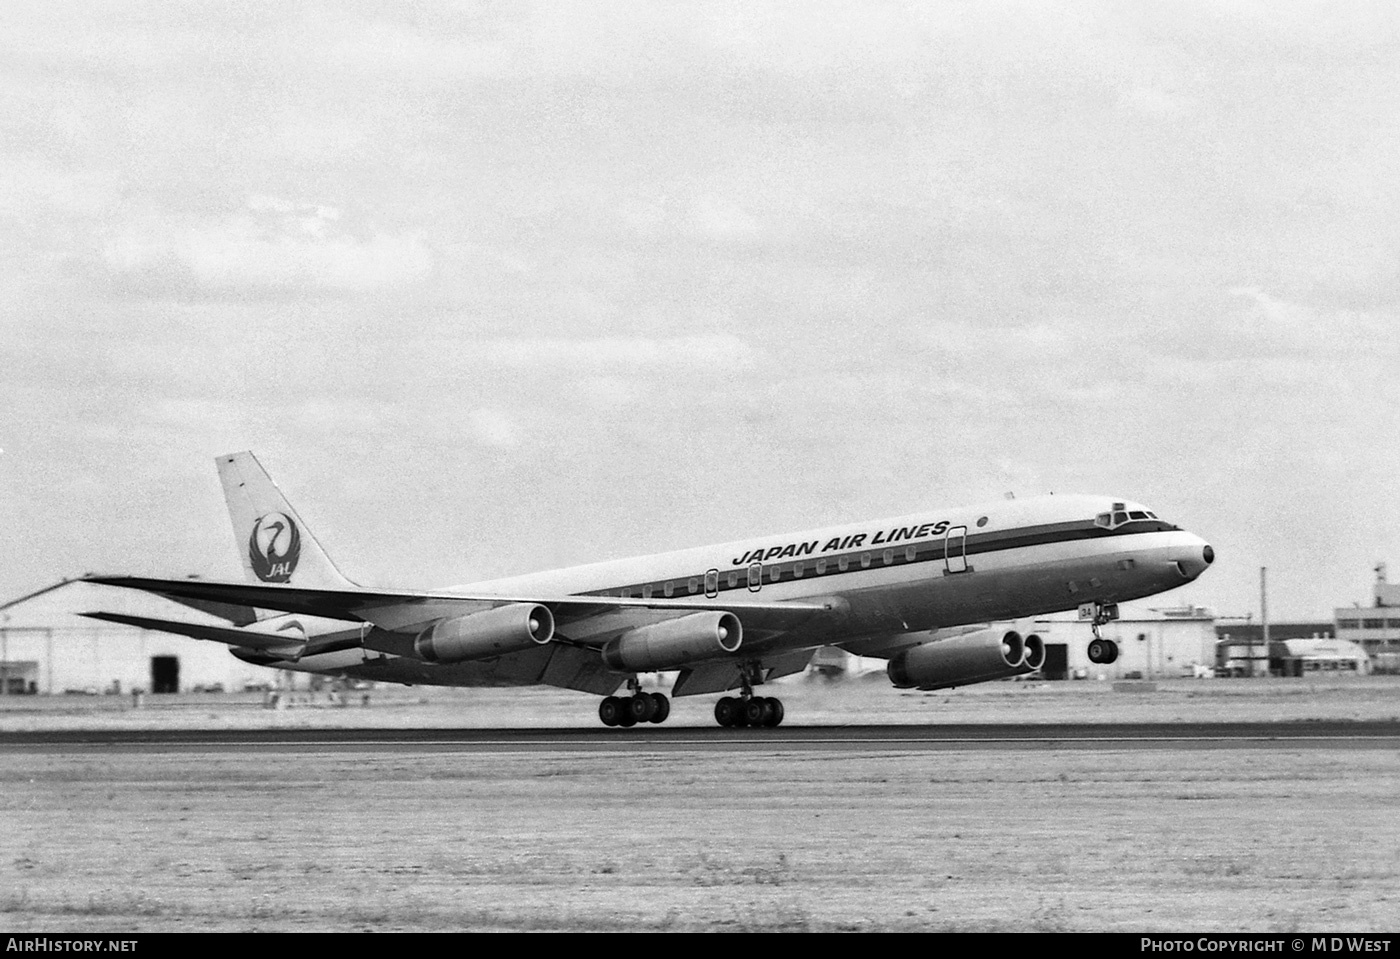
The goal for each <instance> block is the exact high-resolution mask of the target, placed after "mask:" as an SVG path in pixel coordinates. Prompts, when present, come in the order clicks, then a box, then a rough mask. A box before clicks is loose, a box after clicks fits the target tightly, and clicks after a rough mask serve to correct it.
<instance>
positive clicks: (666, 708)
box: [651, 693, 671, 723]
mask: <svg viewBox="0 0 1400 959" xmlns="http://www.w3.org/2000/svg"><path fill="white" fill-rule="evenodd" d="M651 701H652V702H653V703H655V704H656V708H655V709H654V710H653V711H652V714H651V722H653V723H664V722H665V721H666V717H667V716H669V715H671V700H669V699H667V698H666V694H665V693H652V694H651Z"/></svg>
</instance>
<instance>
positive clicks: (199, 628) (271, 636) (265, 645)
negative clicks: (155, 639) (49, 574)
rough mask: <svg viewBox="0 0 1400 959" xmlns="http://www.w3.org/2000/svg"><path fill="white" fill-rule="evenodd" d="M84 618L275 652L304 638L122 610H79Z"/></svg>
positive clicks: (283, 652)
mask: <svg viewBox="0 0 1400 959" xmlns="http://www.w3.org/2000/svg"><path fill="white" fill-rule="evenodd" d="M80 615H82V616H86V617H87V618H88V619H100V620H103V621H104V622H108V623H121V624H122V625H124V626H136V627H138V628H140V629H153V630H156V631H158V632H162V633H176V634H178V635H180V636H188V637H190V638H191V639H207V640H209V641H211V642H215V643H227V644H228V645H230V646H242V647H244V648H245V649H256V650H259V651H260V652H267V653H276V654H277V655H279V656H291V657H295V656H296V655H297V654H298V653H300V652H301V650H302V648H303V647H304V646H305V645H306V643H305V641H304V640H302V639H300V638H297V639H292V638H290V637H288V636H287V635H285V634H280V633H264V632H255V631H252V630H247V629H231V628H229V627H227V626H206V625H204V624H202V623H181V622H177V621H174V620H169V619H151V618H149V617H146V616H126V615H124V614H122V613H81V614H80Z"/></svg>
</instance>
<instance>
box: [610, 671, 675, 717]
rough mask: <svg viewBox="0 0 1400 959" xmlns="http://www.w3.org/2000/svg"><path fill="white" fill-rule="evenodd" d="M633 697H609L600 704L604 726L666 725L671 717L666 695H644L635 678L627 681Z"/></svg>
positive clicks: (669, 701)
mask: <svg viewBox="0 0 1400 959" xmlns="http://www.w3.org/2000/svg"><path fill="white" fill-rule="evenodd" d="M627 685H628V687H629V688H630V689H631V690H632V695H631V696H609V697H607V698H606V699H604V700H603V701H602V702H601V703H599V704H598V718H599V719H601V720H602V721H603V725H604V726H624V727H626V726H635V725H637V723H664V722H665V721H666V717H667V716H669V715H671V700H669V699H668V698H666V694H665V693H644V692H642V684H641V683H639V682H638V681H637V678H636V677H635V676H633V677H632V678H631V679H630V680H628V681H627Z"/></svg>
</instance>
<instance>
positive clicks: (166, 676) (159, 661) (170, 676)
mask: <svg viewBox="0 0 1400 959" xmlns="http://www.w3.org/2000/svg"><path fill="white" fill-rule="evenodd" d="M179 691H180V657H179V656H152V657H151V692H153V693H178V692H179Z"/></svg>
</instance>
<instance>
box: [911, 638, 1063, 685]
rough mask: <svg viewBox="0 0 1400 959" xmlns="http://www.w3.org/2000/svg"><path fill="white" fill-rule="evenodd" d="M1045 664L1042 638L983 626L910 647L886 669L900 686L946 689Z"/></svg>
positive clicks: (1029, 670)
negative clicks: (973, 631)
mask: <svg viewBox="0 0 1400 959" xmlns="http://www.w3.org/2000/svg"><path fill="white" fill-rule="evenodd" d="M1044 665H1045V641H1044V640H1043V639H1041V638H1040V637H1039V636H1037V635H1036V634H1034V633H1032V634H1030V635H1029V636H1026V637H1024V638H1023V637H1022V636H1021V634H1020V633H1018V632H1016V631H1015V630H1014V629H1009V630H1006V631H1005V632H1003V631H1001V630H999V629H984V630H981V631H980V632H976V633H966V634H964V635H962V636H954V637H952V638H950V639H940V640H935V641H933V642H931V643H924V644H923V645H922V646H913V647H911V648H909V649H906V650H903V651H901V652H899V653H897V654H895V655H894V656H892V657H891V658H890V661H889V664H888V665H887V666H886V667H885V671H886V672H887V673H888V674H889V677H890V682H892V683H894V684H895V686H897V687H899V688H900V689H909V688H911V687H916V688H918V689H947V688H949V687H951V686H968V685H971V684H972V683H983V682H986V681H987V680H990V679H1005V678H1006V677H1008V676H1020V675H1022V674H1024V673H1032V672H1035V671H1036V670H1037V669H1039V668H1040V667H1042V666H1044Z"/></svg>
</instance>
